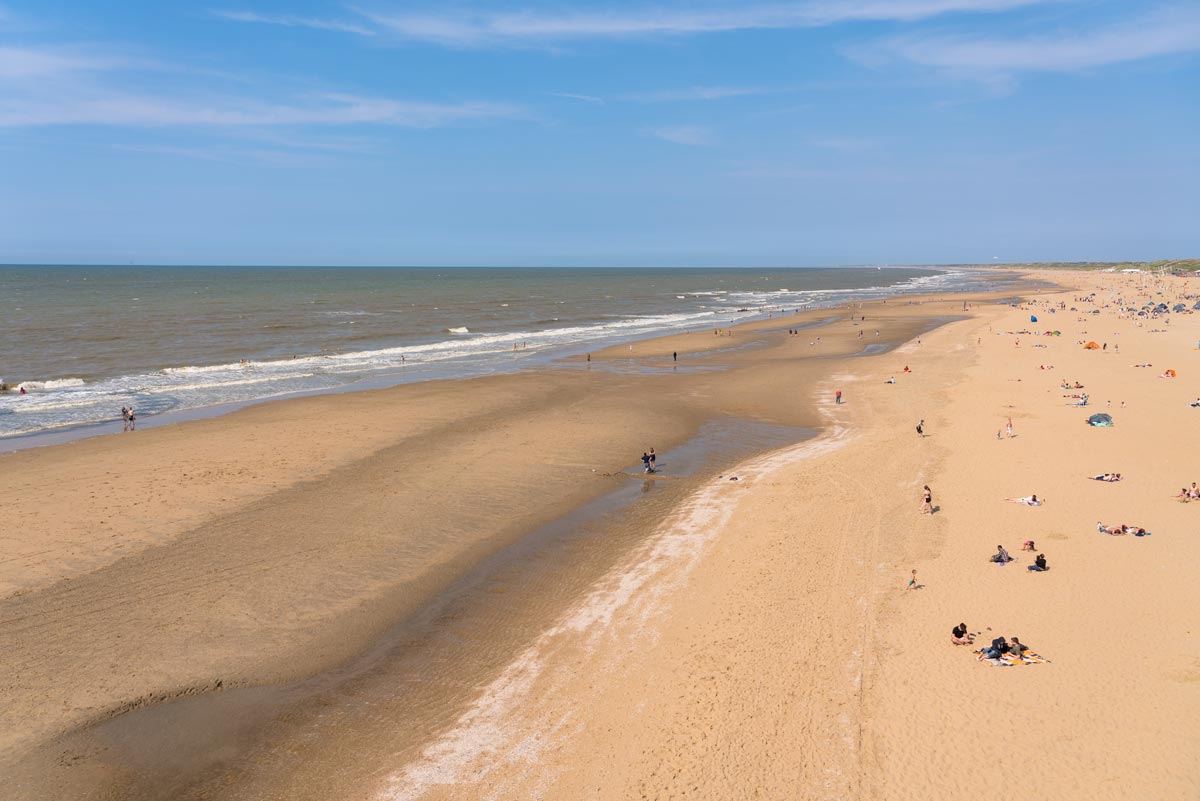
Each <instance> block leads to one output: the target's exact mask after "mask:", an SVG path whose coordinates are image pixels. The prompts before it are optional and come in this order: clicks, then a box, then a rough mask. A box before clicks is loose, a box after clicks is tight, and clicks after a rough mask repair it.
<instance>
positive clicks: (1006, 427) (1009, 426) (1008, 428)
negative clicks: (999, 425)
mask: <svg viewBox="0 0 1200 801" xmlns="http://www.w3.org/2000/svg"><path fill="white" fill-rule="evenodd" d="M1004 430H1005V432H1006V433H1007V434H1008V438H1009V439H1012V435H1013V432H1012V418H1011V417H1010V418H1008V422H1007V423H1005V424H1004Z"/></svg>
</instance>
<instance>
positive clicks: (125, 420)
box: [121, 406, 129, 431]
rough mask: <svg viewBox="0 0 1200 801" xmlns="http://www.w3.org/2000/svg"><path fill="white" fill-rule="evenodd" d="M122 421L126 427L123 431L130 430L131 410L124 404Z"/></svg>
mask: <svg viewBox="0 0 1200 801" xmlns="http://www.w3.org/2000/svg"><path fill="white" fill-rule="evenodd" d="M121 422H122V423H124V424H125V427H124V428H123V429H122V431H128V430H129V410H128V409H126V408H125V407H124V406H122V407H121Z"/></svg>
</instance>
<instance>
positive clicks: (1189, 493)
mask: <svg viewBox="0 0 1200 801" xmlns="http://www.w3.org/2000/svg"><path fill="white" fill-rule="evenodd" d="M1175 497H1176V498H1178V499H1179V500H1181V501H1183V502H1184V503H1187V502H1188V501H1200V487H1197V486H1196V482H1195V481H1193V482H1192V486H1190V487H1183V488H1182V489H1180V490H1179V494H1178V495H1176V496H1175Z"/></svg>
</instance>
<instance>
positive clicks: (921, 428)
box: [917, 420, 925, 437]
mask: <svg viewBox="0 0 1200 801" xmlns="http://www.w3.org/2000/svg"><path fill="white" fill-rule="evenodd" d="M917 436H918V437H924V436H925V421H924V420H922V421H921V422H919V423H917Z"/></svg>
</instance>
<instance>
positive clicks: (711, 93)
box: [620, 86, 793, 103]
mask: <svg viewBox="0 0 1200 801" xmlns="http://www.w3.org/2000/svg"><path fill="white" fill-rule="evenodd" d="M790 91H793V90H791V89H786V88H780V87H771V86H691V87H688V88H686V89H664V90H660V91H654V92H630V93H627V94H624V95H621V96H620V99H621V100H628V101H632V102H634V103H677V102H687V101H692V100H725V99H727V98H731V97H754V96H760V95H773V94H784V93H787V92H790Z"/></svg>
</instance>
